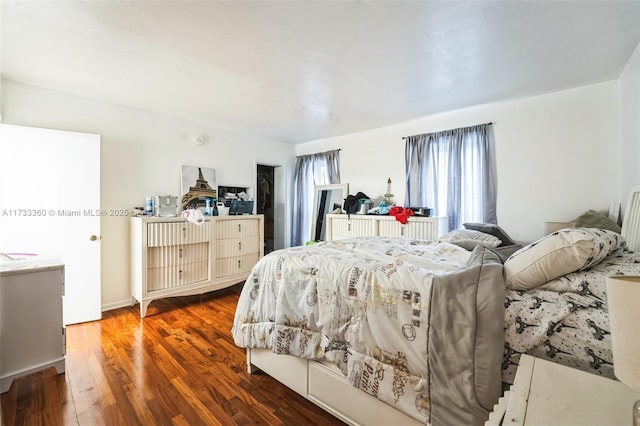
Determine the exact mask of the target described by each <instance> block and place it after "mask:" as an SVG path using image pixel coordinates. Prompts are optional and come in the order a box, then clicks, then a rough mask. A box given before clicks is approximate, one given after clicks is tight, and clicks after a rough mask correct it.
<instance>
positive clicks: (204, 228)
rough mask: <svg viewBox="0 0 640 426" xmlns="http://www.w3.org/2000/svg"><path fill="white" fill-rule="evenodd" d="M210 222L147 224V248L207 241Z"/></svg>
mask: <svg viewBox="0 0 640 426" xmlns="http://www.w3.org/2000/svg"><path fill="white" fill-rule="evenodd" d="M210 226H211V223H210V222H204V223H202V224H200V225H196V224H194V223H189V222H156V223H148V224H147V247H159V246H174V245H180V244H193V243H202V242H205V241H209V239H210V237H211V236H210V229H211V228H210Z"/></svg>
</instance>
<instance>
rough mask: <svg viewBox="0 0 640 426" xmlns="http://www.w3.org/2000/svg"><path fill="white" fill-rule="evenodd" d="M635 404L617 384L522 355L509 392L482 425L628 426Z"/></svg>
mask: <svg viewBox="0 0 640 426" xmlns="http://www.w3.org/2000/svg"><path fill="white" fill-rule="evenodd" d="M638 399H640V393H638V392H636V391H634V390H632V389H631V388H629V387H627V386H625V385H624V384H622V383H620V382H618V381H617V380H611V379H607V378H605V377H601V376H597V375H595V374H591V373H587V372H584V371H581V370H578V369H575V368H570V367H566V366H564V365H560V364H556V363H553V362H549V361H546V360H543V359H538V358H534V357H532V356H529V355H522V357H520V363H519V365H518V371H517V372H516V377H515V380H514V382H513V385H512V386H511V389H510V390H509V391H507V392H505V396H504V397H503V398H501V400H500V401H499V403H498V404H497V405H496V407H495V408H494V411H493V412H492V413H491V415H490V417H489V420H488V421H487V422H486V423H485V425H486V426H489V425H491V426H493V425H510V426H512V425H514V426H515V425H520V426H522V425H545V426H565V425H581V426H590V425H591V426H602V425H632V424H633V422H632V420H631V413H632V407H633V404H634V402H635V401H636V400H638Z"/></svg>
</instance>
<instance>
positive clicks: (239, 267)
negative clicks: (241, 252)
mask: <svg viewBox="0 0 640 426" xmlns="http://www.w3.org/2000/svg"><path fill="white" fill-rule="evenodd" d="M241 268H242V262H241V261H239V260H238V269H241Z"/></svg>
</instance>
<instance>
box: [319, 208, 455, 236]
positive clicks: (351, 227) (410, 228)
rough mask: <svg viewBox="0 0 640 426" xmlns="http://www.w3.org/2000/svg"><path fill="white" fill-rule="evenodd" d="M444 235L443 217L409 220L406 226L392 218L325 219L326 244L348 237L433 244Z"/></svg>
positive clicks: (328, 216)
mask: <svg viewBox="0 0 640 426" xmlns="http://www.w3.org/2000/svg"><path fill="white" fill-rule="evenodd" d="M446 232H447V217H446V216H442V217H416V216H413V217H410V218H409V220H408V221H407V223H406V224H402V223H400V222H398V221H397V220H396V218H395V217H394V216H377V215H357V214H352V215H346V214H328V215H327V236H326V238H327V240H328V241H331V240H341V239H343V238H352V237H369V236H372V237H373V236H378V237H395V238H417V239H423V240H429V241H437V240H438V238H439V237H441V236H442V235H444V234H445V233H446Z"/></svg>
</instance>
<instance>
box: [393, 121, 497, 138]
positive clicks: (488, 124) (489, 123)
mask: <svg viewBox="0 0 640 426" xmlns="http://www.w3.org/2000/svg"><path fill="white" fill-rule="evenodd" d="M483 124H486V125H487V126H493V121H490V122H488V123H483ZM481 125H482V124H476V126H481ZM467 127H473V126H467ZM461 128H463V127H461ZM451 130H453V129H451ZM442 131H443V132H446V130H442ZM434 133H439V132H434ZM408 137H410V136H403V137H402V139H406V138H408Z"/></svg>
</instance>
